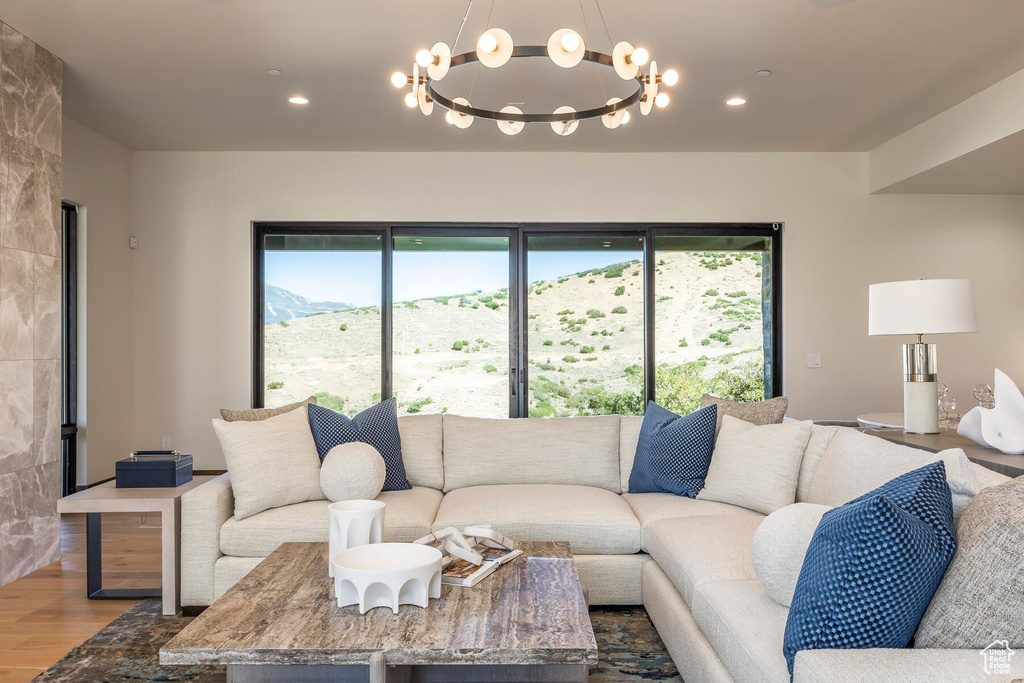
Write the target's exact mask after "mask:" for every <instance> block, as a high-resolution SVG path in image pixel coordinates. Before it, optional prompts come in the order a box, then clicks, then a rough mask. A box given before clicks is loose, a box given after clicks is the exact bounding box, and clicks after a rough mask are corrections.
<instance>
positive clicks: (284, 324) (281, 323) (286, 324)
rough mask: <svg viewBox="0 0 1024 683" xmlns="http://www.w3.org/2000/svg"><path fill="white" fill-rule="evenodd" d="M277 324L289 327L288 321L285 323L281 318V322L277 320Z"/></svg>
mask: <svg viewBox="0 0 1024 683" xmlns="http://www.w3.org/2000/svg"><path fill="white" fill-rule="evenodd" d="M278 325H280V326H281V327H291V325H289V324H288V323H286V322H285V321H283V320H282V321H281V322H279V323H278Z"/></svg>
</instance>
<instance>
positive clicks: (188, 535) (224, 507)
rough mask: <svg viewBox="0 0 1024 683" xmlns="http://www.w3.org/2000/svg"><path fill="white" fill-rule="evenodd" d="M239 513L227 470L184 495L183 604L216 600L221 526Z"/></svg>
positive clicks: (182, 499) (208, 602)
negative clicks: (214, 595) (215, 580)
mask: <svg viewBox="0 0 1024 683" xmlns="http://www.w3.org/2000/svg"><path fill="white" fill-rule="evenodd" d="M234 514H235V497H234V496H233V495H232V493H231V480H230V479H229V478H228V475H227V474H222V475H220V476H219V477H217V478H216V479H211V480H210V481H208V482H206V483H205V484H203V485H201V486H197V487H196V488H194V489H192V490H191V491H189V492H187V493H185V494H184V495H183V496H182V497H181V604H182V606H183V607H207V606H209V605H210V604H211V603H212V602H213V590H214V588H213V575H214V567H215V566H216V564H217V560H218V559H220V557H221V552H220V528H221V527H222V526H223V525H224V522H226V521H228V520H229V519H231V517H232V515H234Z"/></svg>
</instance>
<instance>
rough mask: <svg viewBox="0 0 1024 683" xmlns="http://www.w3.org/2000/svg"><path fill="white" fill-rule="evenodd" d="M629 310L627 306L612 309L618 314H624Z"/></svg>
mask: <svg viewBox="0 0 1024 683" xmlns="http://www.w3.org/2000/svg"><path fill="white" fill-rule="evenodd" d="M628 312H629V311H627V310H626V307H625V306H616V307H615V308H613V309H612V313H615V314H616V315H623V314H625V313H628ZM623 331H625V328H623Z"/></svg>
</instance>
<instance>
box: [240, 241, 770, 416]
mask: <svg viewBox="0 0 1024 683" xmlns="http://www.w3.org/2000/svg"><path fill="white" fill-rule="evenodd" d="M783 232H784V223H782V222H772V223H493V222H480V223H461V222H460V223H437V222H420V223H413V222H345V221H330V222H301V221H253V222H252V251H251V258H252V325H253V344H252V405H253V408H262V407H264V395H263V392H264V371H263V369H264V358H263V351H264V322H263V320H264V312H265V310H266V306H265V298H264V296H265V268H264V265H265V258H264V256H265V250H264V244H265V239H266V237H267V236H269V235H307V234H310V235H315V234H325V235H327V234H338V235H379V236H380V237H381V290H382V291H381V396H391V395H392V393H393V389H394V387H393V375H392V367H393V365H392V362H393V344H392V332H393V329H394V327H393V320H392V318H393V313H394V311H393V303H394V302H393V301H392V287H391V284H392V277H393V273H392V264H393V261H392V256H393V251H394V240H393V238H394V237H395V236H432V237H433V236H439V237H443V236H457V235H486V234H505V233H509V234H510V235H511V239H510V240H509V309H510V314H509V392H510V401H509V417H510V418H512V419H515V418H520V417H527V416H528V415H529V396H528V393H527V388H528V386H529V363H528V361H529V358H528V348H529V347H528V336H529V334H528V327H529V326H528V325H526V320H527V316H528V315H529V314H528V311H527V307H528V300H527V297H526V295H525V292H526V288H527V286H528V283H527V278H528V274H527V268H526V261H527V257H528V253H527V248H526V247H527V238H528V237H531V236H538V235H543V236H577V235H578V236H580V237H613V236H620V237H621V236H642V237H643V254H644V257H643V261H644V405H646V404H647V402H648V401H651V400H656V397H655V387H654V383H655V367H656V356H655V302H656V294H655V267H654V264H655V263H656V261H655V256H654V254H655V238H657V237H659V236H678V237H733V236H735V237H758V238H764V239H766V240H768V241H769V244H770V259H768V260H766V262H765V265H764V269H765V270H766V271H767V270H768V269H769V268H770V272H766V273H765V277H766V279H767V280H768V281H770V283H771V301H770V304H769V305H768V306H766V307H765V308H764V310H763V315H765V316H770V317H771V319H770V323H769V324H770V325H771V335H770V336H771V345H770V346H771V348H770V349H769V348H767V346H766V348H765V350H764V357H765V398H772V397H775V396H781V395H782V394H783V367H782V359H783V353H782V235H783Z"/></svg>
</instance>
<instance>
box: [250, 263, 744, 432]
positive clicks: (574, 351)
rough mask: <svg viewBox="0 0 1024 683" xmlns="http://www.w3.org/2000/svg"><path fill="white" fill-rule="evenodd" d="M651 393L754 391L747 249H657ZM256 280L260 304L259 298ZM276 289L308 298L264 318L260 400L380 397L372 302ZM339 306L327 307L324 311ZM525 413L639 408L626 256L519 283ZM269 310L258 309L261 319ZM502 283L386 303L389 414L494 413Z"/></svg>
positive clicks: (334, 401) (503, 404)
mask: <svg viewBox="0 0 1024 683" xmlns="http://www.w3.org/2000/svg"><path fill="white" fill-rule="evenodd" d="M657 258H658V261H657V265H656V270H655V278H656V292H657V299H656V304H655V306H656V316H655V319H656V333H655V337H656V386H655V390H656V394H657V399H658V401H659V403H661V404H662V405H665V406H666V407H668V408H670V409H673V410H676V411H690V410H693V409H694V408H695V407H696V406H697V404H698V403H699V400H700V396H701V394H702V393H703V392H704V391H709V392H712V393H715V394H717V395H720V396H731V397H734V398H737V399H743V400H752V399H755V398H761V397H763V396H764V380H763V354H762V347H763V336H762V328H761V319H762V318H761V265H762V261H761V253H759V252H749V253H713V252H669V253H664V254H658V256H657ZM269 289H270V288H269V286H268V303H269V300H270V299H269ZM275 289H277V292H275V300H279V301H285V302H299V303H301V304H302V305H304V306H307V307H315V310H312V311H311V312H309V313H306V314H305V315H303V316H300V315H299V312H300V311H303V310H304V309H303V308H302V307H301V306H298V305H296V304H295V303H290V304H288V305H289V306H290V307H289V308H284V307H281V309H280V310H286V311H288V312H294V313H295V315H294V316H293V317H289V318H287V319H280V320H277V321H275V322H272V323H270V324H268V325H267V327H266V330H265V344H266V346H265V363H266V366H265V379H266V382H267V391H266V404H267V405H268V406H274V405H283V404H286V403H290V402H293V401H298V400H301V399H304V398H306V397H307V396H309V395H311V394H315V395H317V397H318V399H319V400H320V402H321V403H323V404H325V405H328V406H329V407H331V408H333V409H335V410H340V411H342V412H345V413H346V414H355V413H356V412H358V411H359V410H362V409H363V408H366V407H368V406H369V405H372V404H373V403H375V402H377V401H379V400H380V393H379V392H380V372H381V361H380V338H381V316H380V308H379V307H376V306H369V307H357V308H347V309H343V310H342V309H340V307H341V306H344V305H345V304H329V303H323V302H318V303H313V302H309V301H308V300H307V299H304V298H303V297H300V296H297V295H295V294H293V293H291V292H287V291H285V290H280V289H279V288H275ZM335 309H339V310H335ZM528 318H529V320H528V325H529V327H528V329H527V334H528V347H529V354H528V355H529V393H530V414H531V416H537V417H548V416H567V415H591V414H607V413H623V414H642V413H643V410H644V406H643V389H642V387H643V370H642V368H643V351H644V329H643V269H642V265H641V262H640V261H627V262H622V263H616V264H612V265H609V266H605V267H602V268H596V269H591V270H585V271H581V272H575V273H568V274H566V275H564V276H562V277H557V278H554V279H549V280H541V281H537V282H533V283H531V284H530V286H529V293H528ZM268 320H269V319H268ZM508 320H509V311H508V291H507V290H506V289H499V290H495V291H485V292H473V293H462V294H459V293H453V294H452V295H451V296H438V297H430V298H423V299H416V300H409V301H401V302H396V303H395V304H394V317H393V322H394V382H393V384H394V389H395V394H396V396H397V398H398V401H399V413H400V414H410V413H439V412H448V413H453V414H462V415H477V416H487V417H507V416H508V410H509V409H508V406H509V389H508V387H509V377H508V368H509V361H508V345H509V332H508Z"/></svg>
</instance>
